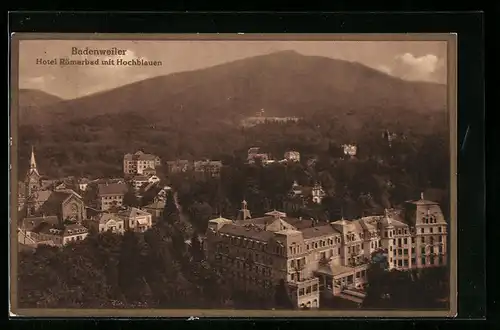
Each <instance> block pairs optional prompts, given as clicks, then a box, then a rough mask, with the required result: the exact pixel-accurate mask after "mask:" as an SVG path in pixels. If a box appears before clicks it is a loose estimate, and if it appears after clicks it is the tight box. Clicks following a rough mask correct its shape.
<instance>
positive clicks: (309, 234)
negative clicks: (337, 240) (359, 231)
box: [301, 225, 340, 239]
mask: <svg viewBox="0 0 500 330" xmlns="http://www.w3.org/2000/svg"><path fill="white" fill-rule="evenodd" d="M301 232H302V236H303V237H304V239H309V238H315V237H322V236H332V235H333V236H340V234H339V233H338V232H337V231H336V230H335V229H334V228H333V227H332V226H331V225H323V226H316V227H311V228H306V229H302V230H301Z"/></svg>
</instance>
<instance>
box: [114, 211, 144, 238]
mask: <svg viewBox="0 0 500 330" xmlns="http://www.w3.org/2000/svg"><path fill="white" fill-rule="evenodd" d="M117 215H118V216H119V217H120V218H122V219H123V222H124V226H125V230H131V231H136V232H141V233H142V232H145V231H146V230H148V229H150V228H151V227H152V226H153V220H152V216H151V214H149V213H148V212H146V211H142V210H140V209H138V208H135V207H129V208H127V209H124V210H120V211H119V212H118V213H117Z"/></svg>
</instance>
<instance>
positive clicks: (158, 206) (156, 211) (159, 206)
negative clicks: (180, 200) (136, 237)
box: [142, 199, 166, 224]
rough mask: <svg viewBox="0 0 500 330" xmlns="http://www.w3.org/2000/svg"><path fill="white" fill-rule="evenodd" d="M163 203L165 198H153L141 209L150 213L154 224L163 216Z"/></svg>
mask: <svg viewBox="0 0 500 330" xmlns="http://www.w3.org/2000/svg"><path fill="white" fill-rule="evenodd" d="M165 204H166V202H165V199H163V200H161V199H155V200H154V201H153V202H152V203H150V204H148V205H146V206H144V207H142V210H143V211H146V212H148V213H149V214H151V221H152V222H153V224H155V223H157V222H158V221H159V220H161V218H162V217H163V210H164V209H165Z"/></svg>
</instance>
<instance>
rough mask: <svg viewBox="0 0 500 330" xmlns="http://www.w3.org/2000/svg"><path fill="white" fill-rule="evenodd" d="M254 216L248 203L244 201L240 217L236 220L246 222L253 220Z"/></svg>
mask: <svg viewBox="0 0 500 330" xmlns="http://www.w3.org/2000/svg"><path fill="white" fill-rule="evenodd" d="M251 218H252V216H251V214H250V210H249V209H248V203H247V201H246V200H243V201H242V202H241V210H240V211H239V213H238V217H237V218H236V220H246V219H251Z"/></svg>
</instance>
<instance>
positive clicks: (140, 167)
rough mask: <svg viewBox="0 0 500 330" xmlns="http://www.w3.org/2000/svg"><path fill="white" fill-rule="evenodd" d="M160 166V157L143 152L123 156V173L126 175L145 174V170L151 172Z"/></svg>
mask: <svg viewBox="0 0 500 330" xmlns="http://www.w3.org/2000/svg"><path fill="white" fill-rule="evenodd" d="M160 165H161V160H160V157H158V156H155V155H152V154H146V153H144V152H142V151H137V152H136V153H135V154H125V156H123V173H124V174H125V175H133V174H144V170H147V171H150V170H151V169H156V167H157V166H160Z"/></svg>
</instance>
